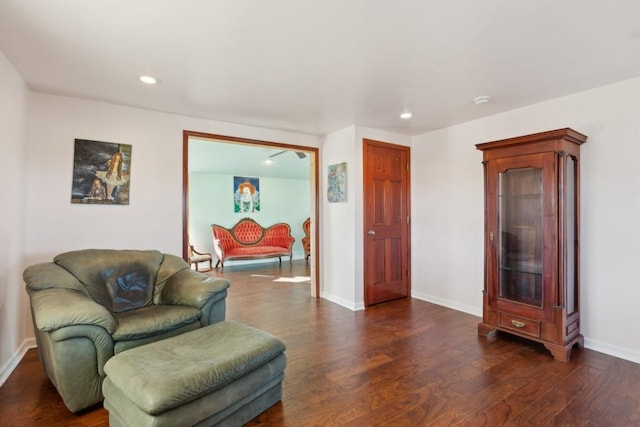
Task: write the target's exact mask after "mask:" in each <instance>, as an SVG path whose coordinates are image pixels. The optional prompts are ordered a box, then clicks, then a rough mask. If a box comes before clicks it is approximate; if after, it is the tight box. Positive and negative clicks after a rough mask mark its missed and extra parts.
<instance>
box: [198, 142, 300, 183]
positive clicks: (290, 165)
mask: <svg viewBox="0 0 640 427" xmlns="http://www.w3.org/2000/svg"><path fill="white" fill-rule="evenodd" d="M300 153H302V152H300ZM267 159H270V160H271V163H267V162H266V160H267ZM189 173H215V174H220V175H234V176H244V177H249V178H265V177H270V178H286V179H304V180H310V179H311V163H310V154H308V153H305V157H304V158H301V157H300V156H298V155H297V154H296V152H295V151H290V150H285V151H283V150H282V149H274V148H268V147H255V146H252V145H242V144H232V143H229V142H224V141H219V140H212V139H202V138H195V137H190V138H189Z"/></svg>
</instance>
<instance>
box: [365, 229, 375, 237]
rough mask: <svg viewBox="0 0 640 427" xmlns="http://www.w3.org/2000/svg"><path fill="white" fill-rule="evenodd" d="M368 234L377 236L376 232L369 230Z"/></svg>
mask: <svg viewBox="0 0 640 427" xmlns="http://www.w3.org/2000/svg"><path fill="white" fill-rule="evenodd" d="M367 234H368V235H369V236H375V235H376V232H375V231H373V230H369V231H367Z"/></svg>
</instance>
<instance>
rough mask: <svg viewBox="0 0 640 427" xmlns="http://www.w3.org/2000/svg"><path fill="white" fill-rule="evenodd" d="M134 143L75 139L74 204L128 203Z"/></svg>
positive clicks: (72, 190)
mask: <svg viewBox="0 0 640 427" xmlns="http://www.w3.org/2000/svg"><path fill="white" fill-rule="evenodd" d="M130 181H131V145H128V144H117V143H113V142H103V141H91V140H88V139H76V140H75V145H74V153H73V182H72V186H71V203H80V204H101V205H128V204H129V185H130Z"/></svg>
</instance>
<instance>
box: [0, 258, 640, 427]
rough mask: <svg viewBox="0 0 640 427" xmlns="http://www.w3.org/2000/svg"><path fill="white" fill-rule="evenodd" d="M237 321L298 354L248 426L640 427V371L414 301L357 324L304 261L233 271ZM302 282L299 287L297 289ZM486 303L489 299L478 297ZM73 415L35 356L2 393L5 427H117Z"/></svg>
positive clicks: (373, 311) (102, 418)
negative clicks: (317, 293) (555, 351)
mask: <svg viewBox="0 0 640 427" xmlns="http://www.w3.org/2000/svg"><path fill="white" fill-rule="evenodd" d="M210 274H212V275H214V276H215V275H223V276H224V277H227V278H229V280H230V281H231V283H232V287H231V288H230V290H229V296H228V301H227V307H228V311H227V318H228V319H230V320H235V321H239V322H243V323H246V324H249V325H252V326H255V327H258V328H260V329H263V330H265V331H268V332H270V333H272V334H274V335H277V336H279V337H280V338H281V339H282V340H283V341H284V342H285V343H286V344H287V351H286V354H287V358H288V366H287V369H286V371H285V372H286V378H285V380H284V396H283V399H282V402H281V403H278V404H277V405H275V406H274V407H272V408H271V409H269V410H268V411H266V412H265V413H263V414H262V415H260V416H258V417H257V418H256V419H254V420H253V421H251V422H250V423H249V424H248V425H249V426H452V425H455V426H458V425H459V426H502V425H506V426H523V425H531V426H547V425H549V426H640V365H638V364H635V363H632V362H628V361H624V360H621V359H617V358H615V357H611V356H607V355H604V354H602V353H598V352H595V351H591V350H587V349H584V350H577V349H574V351H573V353H572V357H571V361H570V362H569V363H562V362H557V361H555V360H554V359H553V358H552V357H551V355H550V353H549V352H547V351H546V350H545V349H544V348H543V347H541V346H539V345H537V344H534V343H531V342H527V341H522V340H518V339H514V338H512V337H510V336H508V335H499V336H496V337H492V338H489V339H485V338H479V337H478V336H477V332H476V325H477V323H478V321H479V320H480V319H479V318H477V317H475V316H471V315H468V314H464V313H461V312H457V311H454V310H450V309H447V308H444V307H440V306H437V305H434V304H430V303H427V302H423V301H419V300H413V299H403V300H397V301H394V302H390V303H385V304H381V305H377V306H373V307H370V308H368V309H367V310H365V311H358V312H352V311H350V310H348V309H346V308H343V307H340V306H338V305H336V304H333V303H331V302H328V301H326V300H322V299H314V298H311V296H310V291H309V283H308V282H295V281H293V282H286V281H280V282H276V281H274V279H275V278H279V277H294V276H308V275H309V271H308V268H307V267H305V265H304V262H303V261H294V263H293V266H291V265H290V264H289V263H288V262H283V263H282V268H278V263H277V262H275V263H269V264H261V265H256V264H254V265H251V266H238V267H234V268H232V267H227V268H226V269H225V272H224V273H223V274H221V273H218V272H213V273H210ZM298 280H300V279H298ZM478 297H480V294H478ZM106 425H108V413H107V411H106V410H104V409H103V408H101V407H96V408H93V409H90V410H87V411H84V412H83V413H81V414H71V413H69V412H68V411H67V410H66V408H65V407H64V405H63V404H62V401H61V399H60V398H59V396H58V395H57V393H56V391H55V389H54V388H53V386H52V385H51V383H50V382H49V381H48V379H47V378H46V376H45V375H44V372H43V371H42V368H41V367H40V363H39V360H38V356H37V353H36V351H35V350H29V352H28V353H27V355H26V356H25V358H24V359H23V360H22V361H21V363H20V364H19V366H18V368H17V369H16V370H15V371H14V372H13V374H12V375H11V376H10V377H9V379H8V380H7V382H6V383H5V384H4V386H3V387H2V388H0V426H106Z"/></svg>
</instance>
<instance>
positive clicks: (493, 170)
mask: <svg viewBox="0 0 640 427" xmlns="http://www.w3.org/2000/svg"><path fill="white" fill-rule="evenodd" d="M586 140H587V137H586V136H585V135H582V134H581V133H579V132H576V131H574V130H572V129H568V128H567V129H558V130H554V131H549V132H542V133H537V134H533V135H526V136H521V137H517V138H510V139H505V140H500V141H493V142H487V143H484V144H477V145H476V148H477V149H478V150H481V151H482V152H483V165H484V177H485V278H484V290H483V299H484V301H483V315H482V322H481V323H480V324H478V334H479V335H481V336H486V335H487V334H488V333H490V332H492V331H494V330H500V331H504V332H508V333H511V334H514V335H518V336H520V337H524V338H528V339H531V340H534V341H537V342H540V343H542V344H544V346H545V347H546V348H547V349H548V350H549V351H550V352H551V354H552V355H553V357H554V358H555V359H557V360H561V361H563V362H567V361H568V360H569V357H570V356H571V349H572V348H573V346H574V345H576V344H577V345H578V347H580V348H581V347H582V346H583V343H584V338H583V337H582V335H581V334H580V307H579V294H580V277H579V271H580V268H579V265H580V264H579V262H580V257H579V255H580V251H579V248H580V245H579V236H580V233H579V224H580V222H579V211H580V209H579V207H580V200H579V195H580V186H579V182H580V145H581V144H582V143H584V142H585V141H586Z"/></svg>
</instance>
